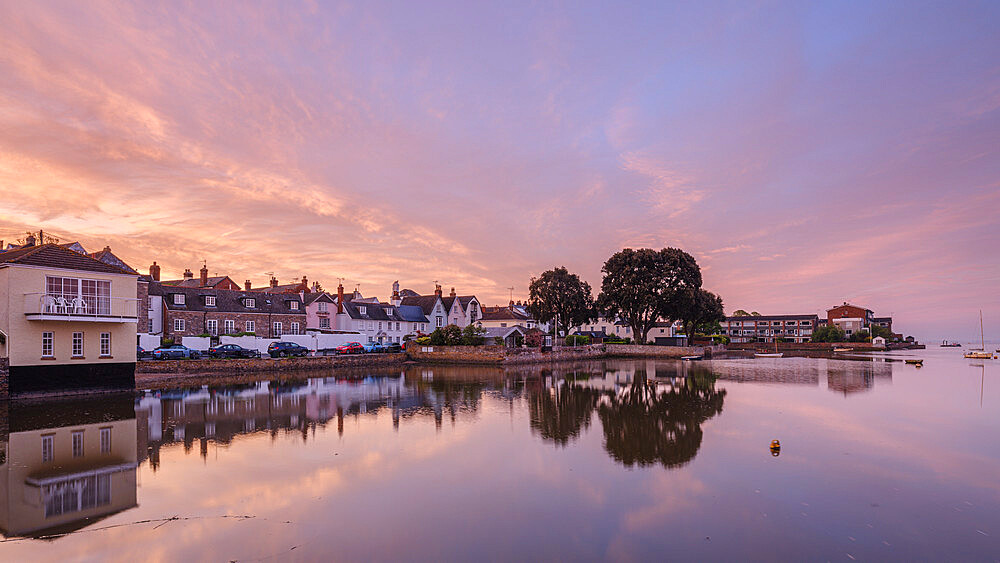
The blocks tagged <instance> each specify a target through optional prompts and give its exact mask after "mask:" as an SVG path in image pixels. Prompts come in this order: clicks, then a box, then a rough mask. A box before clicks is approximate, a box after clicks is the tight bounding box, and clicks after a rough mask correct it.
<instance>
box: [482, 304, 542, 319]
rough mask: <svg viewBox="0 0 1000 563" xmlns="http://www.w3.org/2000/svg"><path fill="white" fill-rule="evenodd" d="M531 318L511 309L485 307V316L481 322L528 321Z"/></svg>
mask: <svg viewBox="0 0 1000 563" xmlns="http://www.w3.org/2000/svg"><path fill="white" fill-rule="evenodd" d="M530 318H531V317H529V316H527V315H522V314H521V313H520V312H518V311H516V310H513V309H511V308H510V307H500V308H497V307H489V308H487V307H483V316H482V319H481V320H484V321H526V320H528V319H530Z"/></svg>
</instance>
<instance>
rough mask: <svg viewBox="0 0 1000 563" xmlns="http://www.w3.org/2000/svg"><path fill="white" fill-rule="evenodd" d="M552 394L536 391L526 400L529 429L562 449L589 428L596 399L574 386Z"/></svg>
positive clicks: (596, 394) (545, 391)
mask: <svg viewBox="0 0 1000 563" xmlns="http://www.w3.org/2000/svg"><path fill="white" fill-rule="evenodd" d="M552 391H553V393H549V390H547V389H540V390H536V391H535V392H532V393H531V394H530V396H529V397H528V411H529V415H530V417H531V428H532V429H534V430H537V431H538V433H539V434H540V435H541V436H542V438H543V439H545V440H552V441H553V442H555V443H556V444H559V445H560V446H565V445H566V444H567V443H569V441H570V440H575V439H576V438H578V437H579V436H580V431H581V430H583V429H584V428H589V427H590V419H591V418H592V416H593V413H594V407H596V406H597V398H598V396H599V395H598V393H597V391H596V390H594V389H590V388H588V387H581V386H580V385H576V384H574V383H567V384H566V385H565V386H563V387H562V388H559V387H557V388H555V389H553V390H552Z"/></svg>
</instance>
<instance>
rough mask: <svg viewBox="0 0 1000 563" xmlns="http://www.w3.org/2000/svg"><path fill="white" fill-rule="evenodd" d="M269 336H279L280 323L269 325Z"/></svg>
mask: <svg viewBox="0 0 1000 563" xmlns="http://www.w3.org/2000/svg"><path fill="white" fill-rule="evenodd" d="M271 327H272V328H271V333H272V334H271V336H274V337H278V336H281V323H273V324H272V325H271Z"/></svg>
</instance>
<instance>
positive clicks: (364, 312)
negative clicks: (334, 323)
mask: <svg viewBox="0 0 1000 563" xmlns="http://www.w3.org/2000/svg"><path fill="white" fill-rule="evenodd" d="M358 314H361V315H367V314H368V307H358Z"/></svg>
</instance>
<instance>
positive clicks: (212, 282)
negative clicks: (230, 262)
mask: <svg viewBox="0 0 1000 563" xmlns="http://www.w3.org/2000/svg"><path fill="white" fill-rule="evenodd" d="M228 277H229V276H211V277H209V278H208V285H206V286H202V285H201V278H200V277H199V278H188V279H183V280H167V281H161V282H160V283H162V284H163V285H170V286H174V287H206V288H209V287H214V286H216V285H218V284H219V283H222V282H223V281H224V280H225V279H226V278H228ZM230 281H231V280H230ZM233 283H236V282H235V281H234V282H233ZM237 285H239V284H237Z"/></svg>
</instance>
